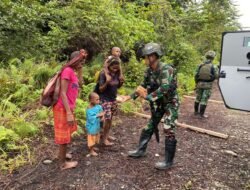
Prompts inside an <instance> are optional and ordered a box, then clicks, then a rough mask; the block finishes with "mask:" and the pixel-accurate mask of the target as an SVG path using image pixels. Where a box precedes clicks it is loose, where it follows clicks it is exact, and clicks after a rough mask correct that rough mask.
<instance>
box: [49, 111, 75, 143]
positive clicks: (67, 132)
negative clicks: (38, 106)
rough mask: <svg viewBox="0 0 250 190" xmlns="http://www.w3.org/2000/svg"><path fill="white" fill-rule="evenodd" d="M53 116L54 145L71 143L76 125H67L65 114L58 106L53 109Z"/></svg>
mask: <svg viewBox="0 0 250 190" xmlns="http://www.w3.org/2000/svg"><path fill="white" fill-rule="evenodd" d="M53 114H54V130H55V143H56V144H69V143H70V141H71V134H72V133H73V132H75V131H76V130H77V123H76V121H75V122H74V125H73V126H69V125H68V123H67V113H66V110H65V109H64V108H61V107H59V106H54V107H53Z"/></svg>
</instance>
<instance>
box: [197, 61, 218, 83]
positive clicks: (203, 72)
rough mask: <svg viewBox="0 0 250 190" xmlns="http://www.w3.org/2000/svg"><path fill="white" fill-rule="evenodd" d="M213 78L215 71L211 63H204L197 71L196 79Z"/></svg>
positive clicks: (205, 79) (203, 80)
mask: <svg viewBox="0 0 250 190" xmlns="http://www.w3.org/2000/svg"><path fill="white" fill-rule="evenodd" d="M214 79H215V71H214V67H213V64H212V63H204V64H202V65H201V66H200V68H199V72H198V81H202V82H212V81H214Z"/></svg>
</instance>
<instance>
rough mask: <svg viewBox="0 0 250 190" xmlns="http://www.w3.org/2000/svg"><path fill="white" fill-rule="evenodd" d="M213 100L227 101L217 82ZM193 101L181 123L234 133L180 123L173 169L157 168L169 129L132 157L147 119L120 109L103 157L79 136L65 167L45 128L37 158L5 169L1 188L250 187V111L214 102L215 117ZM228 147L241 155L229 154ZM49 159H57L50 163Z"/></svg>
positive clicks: (133, 189) (156, 189)
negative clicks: (196, 109)
mask: <svg viewBox="0 0 250 190" xmlns="http://www.w3.org/2000/svg"><path fill="white" fill-rule="evenodd" d="M211 99H213V100H219V101H221V100H222V99H221V96H220V93H219V90H218V88H217V87H215V88H214V89H213V95H212V97H211ZM193 102H194V100H192V99H187V98H184V99H183V100H182V104H181V108H180V117H179V122H181V123H186V124H189V125H193V126H196V127H200V128H205V129H210V130H213V131H216V132H221V133H224V134H228V135H229V138H228V139H226V140H225V139H220V138H216V137H212V136H209V135H206V134H201V133H197V132H194V131H190V130H187V129H183V128H177V130H176V133H177V139H178V144H177V153H176V157H175V165H174V167H173V168H172V169H170V170H168V171H158V170H156V169H154V164H155V162H157V161H160V160H162V159H163V153H164V145H163V142H164V136H163V133H162V134H161V141H160V143H159V144H158V143H157V142H156V140H155V138H154V136H153V138H152V139H151V141H150V143H149V145H148V149H147V155H146V156H145V157H143V158H140V159H132V158H129V157H127V151H129V150H131V149H134V148H135V147H136V145H137V143H138V140H139V135H140V131H141V129H142V128H143V127H144V126H145V125H146V124H147V119H143V118H139V117H138V116H136V117H135V116H132V115H122V114H120V115H119V116H117V117H116V118H115V122H114V127H113V129H112V133H113V135H114V136H115V137H116V138H117V140H116V141H115V146H112V147H104V146H100V151H99V156H97V157H88V156H87V155H88V150H87V142H86V138H85V137H75V138H74V139H73V142H72V144H71V145H70V148H71V151H72V153H73V159H74V160H77V161H78V162H79V165H78V167H77V168H75V169H72V170H67V171H66V170H65V171H60V170H59V168H58V162H57V159H56V156H57V155H56V154H57V148H58V147H57V146H56V145H54V141H53V128H52V127H51V126H47V127H45V129H44V136H45V137H46V138H47V140H44V137H40V138H38V139H37V140H35V141H34V142H33V145H32V146H33V147H35V158H36V162H35V163H34V164H32V165H26V166H24V167H22V168H20V169H18V170H17V171H15V172H14V173H12V174H9V175H3V174H0V189H32V190H33V189H36V190H37V189H46V190H48V189H53V190H54V189H55V190H56V189H58V190H59V189H60V190H63V189H83V190H101V189H105V190H118V189H124V190H139V189H140V190H144V189H145V190H151V189H152V190H168V189H169V190H181V189H187V190H188V189H194V190H198V189H202V190H217V189H218V190H240V189H242V190H243V189H250V146H249V145H250V143H249V142H250V126H249V125H250V113H248V112H241V111H235V110H229V109H227V108H225V106H224V104H219V103H213V102H210V103H209V105H208V108H207V112H206V113H207V115H208V116H209V118H207V119H200V118H198V117H197V116H194V114H193ZM160 127H162V126H160ZM45 142H46V143H45ZM228 150H229V151H233V152H235V153H236V154H237V156H233V155H231V154H228V153H226V151H228ZM158 155H159V156H158ZM44 159H51V160H53V162H52V163H51V164H48V165H45V164H43V160H44Z"/></svg>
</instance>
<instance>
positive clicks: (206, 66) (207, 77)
mask: <svg viewBox="0 0 250 190" xmlns="http://www.w3.org/2000/svg"><path fill="white" fill-rule="evenodd" d="M215 56H216V53H215V52H214V51H211V50H210V51H208V52H207V53H206V54H205V58H206V60H205V61H204V62H203V63H202V64H200V65H199V66H198V68H197V70H196V74H195V83H196V100H195V103H194V114H195V115H200V116H201V118H207V116H206V115H205V110H206V107H207V102H208V99H209V98H210V96H211V93H212V86H213V81H214V80H215V79H216V78H218V72H217V70H216V68H215V66H214V65H213V63H212V62H213V60H214V58H215Z"/></svg>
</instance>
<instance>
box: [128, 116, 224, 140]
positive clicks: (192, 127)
mask: <svg viewBox="0 0 250 190" xmlns="http://www.w3.org/2000/svg"><path fill="white" fill-rule="evenodd" d="M132 113H133V114H135V115H138V116H140V117H143V118H147V119H150V118H151V116H150V115H146V114H143V113H138V112H132ZM161 122H164V120H163V119H162V120H161ZM175 124H176V125H177V126H178V127H182V128H186V129H190V130H193V131H197V132H200V133H203V134H208V135H211V136H214V137H219V138H222V139H227V138H228V135H227V134H223V133H219V132H215V131H212V130H208V129H203V128H199V127H195V126H192V125H187V124H184V123H179V122H178V121H176V122H175Z"/></svg>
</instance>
